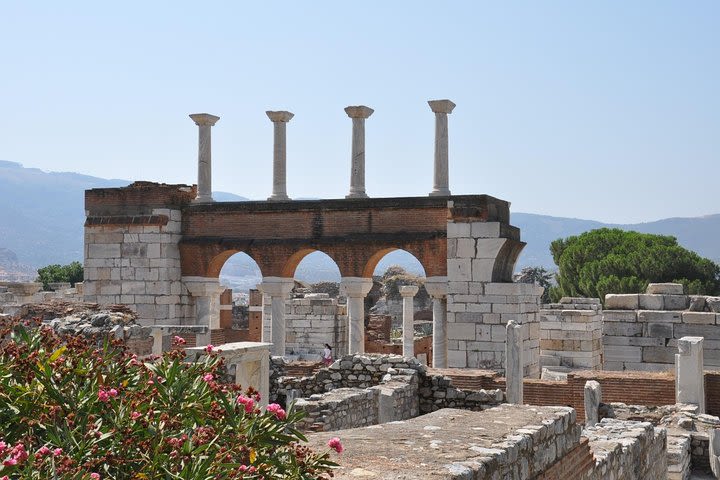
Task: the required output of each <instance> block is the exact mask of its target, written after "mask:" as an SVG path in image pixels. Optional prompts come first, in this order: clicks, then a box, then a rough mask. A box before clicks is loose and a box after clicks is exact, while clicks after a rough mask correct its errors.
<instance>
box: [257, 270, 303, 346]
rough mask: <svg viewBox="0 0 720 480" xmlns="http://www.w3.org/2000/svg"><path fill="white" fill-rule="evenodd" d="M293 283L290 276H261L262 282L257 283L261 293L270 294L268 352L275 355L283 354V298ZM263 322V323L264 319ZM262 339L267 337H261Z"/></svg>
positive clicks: (286, 295)
mask: <svg viewBox="0 0 720 480" xmlns="http://www.w3.org/2000/svg"><path fill="white" fill-rule="evenodd" d="M294 285H295V281H294V280H293V279H292V278H285V277H263V281H262V283H261V284H260V285H258V287H259V289H260V290H261V291H262V293H263V294H266V295H269V296H270V303H271V313H270V318H271V321H272V326H271V327H270V332H271V333H270V335H271V341H272V347H271V348H270V353H271V354H272V355H275V356H280V357H282V356H285V300H286V299H287V297H288V294H289V293H290V291H291V290H292V289H293V286H294ZM263 315H264V312H263ZM263 324H265V321H264V320H263ZM263 341H267V339H266V338H263Z"/></svg>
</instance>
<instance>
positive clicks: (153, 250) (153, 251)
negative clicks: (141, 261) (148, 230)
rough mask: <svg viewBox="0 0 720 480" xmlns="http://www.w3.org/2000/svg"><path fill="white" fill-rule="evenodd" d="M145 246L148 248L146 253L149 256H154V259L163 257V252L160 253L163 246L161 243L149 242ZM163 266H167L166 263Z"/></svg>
mask: <svg viewBox="0 0 720 480" xmlns="http://www.w3.org/2000/svg"><path fill="white" fill-rule="evenodd" d="M145 248H146V250H145V254H146V256H147V258H153V259H154V258H158V259H159V258H161V254H160V251H161V248H160V244H159V243H148V244H146V245H145ZM163 260H166V259H163ZM163 266H165V265H163Z"/></svg>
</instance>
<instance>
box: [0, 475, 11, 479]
mask: <svg viewBox="0 0 720 480" xmlns="http://www.w3.org/2000/svg"><path fill="white" fill-rule="evenodd" d="M0 480H10V477H8V476H7V475H3V476H2V477H1V478H0Z"/></svg>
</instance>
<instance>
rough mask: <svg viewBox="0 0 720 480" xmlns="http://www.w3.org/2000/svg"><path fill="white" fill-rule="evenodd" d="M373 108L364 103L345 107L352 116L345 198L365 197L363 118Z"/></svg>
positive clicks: (370, 113) (368, 115)
mask: <svg viewBox="0 0 720 480" xmlns="http://www.w3.org/2000/svg"><path fill="white" fill-rule="evenodd" d="M374 111H375V110H373V109H372V108H370V107H366V106H364V105H359V106H356V107H346V108H345V113H347V115H348V117H350V118H352V124H353V130H352V157H351V159H350V161H351V167H350V193H349V194H348V195H346V196H345V198H367V193H365V119H366V118H368V117H370V115H372V114H373V112H374Z"/></svg>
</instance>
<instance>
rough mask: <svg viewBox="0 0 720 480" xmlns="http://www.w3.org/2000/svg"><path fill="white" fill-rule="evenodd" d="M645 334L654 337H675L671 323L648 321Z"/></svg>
mask: <svg viewBox="0 0 720 480" xmlns="http://www.w3.org/2000/svg"><path fill="white" fill-rule="evenodd" d="M645 336H646V337H652V338H673V325H672V324H671V323H653V322H650V323H647V324H646V325H645Z"/></svg>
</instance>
